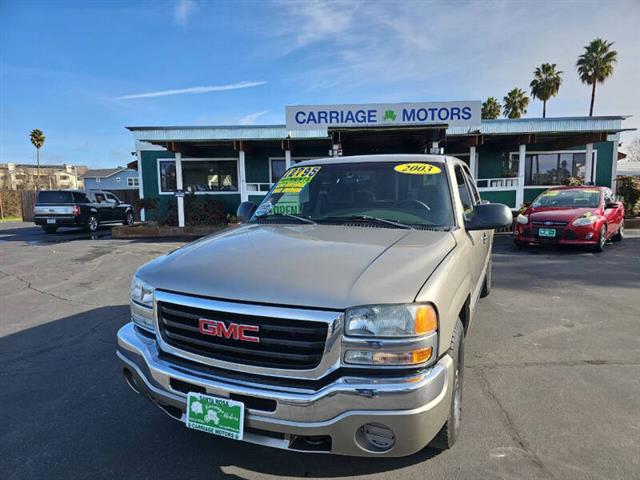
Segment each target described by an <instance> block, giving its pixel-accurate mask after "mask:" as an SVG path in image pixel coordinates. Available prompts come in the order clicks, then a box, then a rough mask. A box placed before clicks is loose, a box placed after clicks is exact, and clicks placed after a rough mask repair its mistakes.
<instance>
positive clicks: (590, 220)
mask: <svg viewBox="0 0 640 480" xmlns="http://www.w3.org/2000/svg"><path fill="white" fill-rule="evenodd" d="M596 220H597V218H596V217H594V216H593V215H590V216H588V217H584V216H583V217H578V218H576V219H575V220H574V221H573V222H572V223H571V225H573V226H574V227H586V226H587V225H593V224H594V223H595V222H596Z"/></svg>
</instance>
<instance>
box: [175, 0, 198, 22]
mask: <svg viewBox="0 0 640 480" xmlns="http://www.w3.org/2000/svg"><path fill="white" fill-rule="evenodd" d="M195 8H196V4H195V2H194V1H193V0H178V2H177V3H176V6H175V8H174V10H173V18H174V20H175V21H176V23H177V24H178V25H180V26H182V27H186V26H187V24H188V23H189V17H190V16H191V14H192V13H193V12H194V10H195Z"/></svg>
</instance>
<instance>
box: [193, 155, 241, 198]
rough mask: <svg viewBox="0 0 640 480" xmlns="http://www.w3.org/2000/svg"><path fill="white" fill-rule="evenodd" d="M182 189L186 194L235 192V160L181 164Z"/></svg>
mask: <svg viewBox="0 0 640 480" xmlns="http://www.w3.org/2000/svg"><path fill="white" fill-rule="evenodd" d="M182 179H183V183H184V189H185V190H186V191H188V192H237V191H238V168H237V162H236V161H235V160H189V161H183V162H182Z"/></svg>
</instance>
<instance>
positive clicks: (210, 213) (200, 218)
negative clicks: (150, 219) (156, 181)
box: [158, 194, 227, 227]
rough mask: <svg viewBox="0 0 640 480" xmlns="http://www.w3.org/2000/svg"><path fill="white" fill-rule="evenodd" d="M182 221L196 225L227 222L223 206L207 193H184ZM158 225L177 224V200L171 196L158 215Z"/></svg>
mask: <svg viewBox="0 0 640 480" xmlns="http://www.w3.org/2000/svg"><path fill="white" fill-rule="evenodd" d="M184 215H185V218H184V223H185V225H187V226H190V227H193V226H197V225H221V224H226V223H227V216H226V214H225V211H224V206H223V205H222V204H221V203H220V202H218V201H216V200H214V199H212V198H211V197H210V196H209V195H194V194H185V196H184ZM158 223H159V224H160V225H178V201H177V200H176V198H171V199H170V200H169V203H168V205H167V208H166V209H165V211H164V212H163V213H162V214H161V215H160V216H159V218H158Z"/></svg>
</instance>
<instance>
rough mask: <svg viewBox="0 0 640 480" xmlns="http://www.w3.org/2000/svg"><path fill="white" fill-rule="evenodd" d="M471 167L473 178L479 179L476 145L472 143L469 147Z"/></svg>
mask: <svg viewBox="0 0 640 480" xmlns="http://www.w3.org/2000/svg"><path fill="white" fill-rule="evenodd" d="M469 169H470V170H471V175H473V179H474V180H477V179H478V162H477V160H476V146H475V145H471V146H470V147H469Z"/></svg>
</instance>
